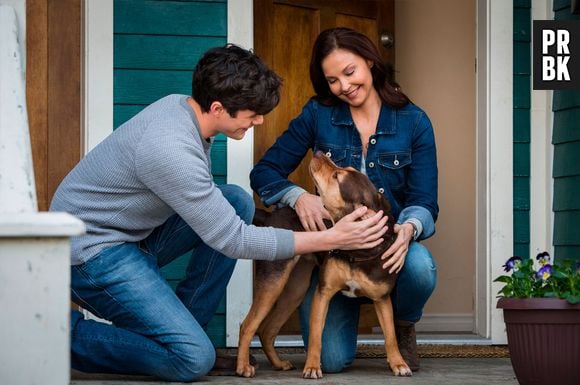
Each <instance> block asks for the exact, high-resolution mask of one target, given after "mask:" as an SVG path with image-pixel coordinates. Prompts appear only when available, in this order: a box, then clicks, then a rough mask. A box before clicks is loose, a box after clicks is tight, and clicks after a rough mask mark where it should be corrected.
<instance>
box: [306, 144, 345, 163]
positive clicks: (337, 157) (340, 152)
mask: <svg viewBox="0 0 580 385" xmlns="http://www.w3.org/2000/svg"><path fill="white" fill-rule="evenodd" d="M316 151H322V153H324V155H326V156H327V157H329V158H330V159H331V160H332V161H333V162H334V163H335V164H336V165H337V166H339V167H344V164H343V163H344V161H345V159H346V150H345V149H344V148H338V147H333V146H329V145H324V144H316V145H315V146H314V153H316Z"/></svg>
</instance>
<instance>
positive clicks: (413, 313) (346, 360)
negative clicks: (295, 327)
mask: <svg viewBox="0 0 580 385" xmlns="http://www.w3.org/2000/svg"><path fill="white" fill-rule="evenodd" d="M317 272H318V270H315V273H314V274H313V275H312V281H311V283H310V287H309V289H308V292H307V293H306V297H305V298H304V301H303V302H302V305H301V306H300V308H299V315H300V327H301V329H302V338H303V340H304V345H305V346H306V347H307V348H308V335H309V320H310V306H311V303H312V296H313V295H314V290H315V289H316V286H317V284H318V274H317ZM436 280H437V268H436V266H435V262H434V261H433V257H432V256H431V253H430V252H429V250H428V249H427V248H426V247H425V246H423V245H421V244H420V243H418V242H411V244H410V245H409V251H408V253H407V257H406V259H405V264H404V266H403V268H402V269H401V271H400V272H399V276H398V278H397V284H396V286H395V289H394V290H393V292H392V293H391V299H392V303H393V313H394V315H395V319H397V320H404V321H411V322H417V321H419V319H421V315H422V314H423V307H424V306H425V303H426V302H427V300H428V299H429V297H430V296H431V294H432V293H433V290H435V284H436ZM363 303H371V301H370V300H369V299H367V298H350V297H346V296H344V295H342V294H340V293H337V294H336V295H335V296H334V297H333V298H332V300H331V301H330V305H329V307H328V314H327V316H326V323H325V325H324V330H323V331H322V352H321V354H322V355H321V361H322V369H323V370H324V371H325V372H326V373H338V372H340V371H342V370H343V369H344V368H346V367H348V366H350V364H352V362H353V361H354V358H355V356H356V341H357V335H358V321H359V315H360V305H361V304H363Z"/></svg>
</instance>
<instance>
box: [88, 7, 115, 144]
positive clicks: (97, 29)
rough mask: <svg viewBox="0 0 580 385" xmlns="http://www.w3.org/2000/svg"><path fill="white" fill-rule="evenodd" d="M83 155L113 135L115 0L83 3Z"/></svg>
mask: <svg viewBox="0 0 580 385" xmlns="http://www.w3.org/2000/svg"><path fill="white" fill-rule="evenodd" d="M83 30H84V35H85V36H84V56H83V76H84V82H83V92H82V95H83V123H84V127H83V130H82V132H81V138H82V143H81V146H82V147H81V154H82V155H83V156H84V155H86V154H87V153H88V152H89V151H90V150H92V149H93V148H94V147H95V146H96V145H97V144H99V143H100V142H101V141H102V140H103V139H105V138H106V137H107V135H109V134H110V133H111V132H113V0H84V26H83Z"/></svg>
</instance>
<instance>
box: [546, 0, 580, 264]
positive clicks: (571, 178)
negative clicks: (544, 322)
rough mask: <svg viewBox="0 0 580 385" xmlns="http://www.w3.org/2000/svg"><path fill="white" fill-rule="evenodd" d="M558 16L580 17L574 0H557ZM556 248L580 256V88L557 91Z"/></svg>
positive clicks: (563, 254) (564, 255) (561, 254)
mask: <svg viewBox="0 0 580 385" xmlns="http://www.w3.org/2000/svg"><path fill="white" fill-rule="evenodd" d="M553 10H554V19H555V20H578V21H580V15H572V14H571V13H570V0H554V6H553ZM552 110H553V112H554V126H553V133H552V144H553V145H554V163H553V170H552V173H553V178H554V201H553V206H552V209H553V211H554V249H555V257H556V258H573V259H576V260H580V226H579V225H578V224H579V223H580V91H578V90H565V91H560V90H556V91H554V98H553V103H552Z"/></svg>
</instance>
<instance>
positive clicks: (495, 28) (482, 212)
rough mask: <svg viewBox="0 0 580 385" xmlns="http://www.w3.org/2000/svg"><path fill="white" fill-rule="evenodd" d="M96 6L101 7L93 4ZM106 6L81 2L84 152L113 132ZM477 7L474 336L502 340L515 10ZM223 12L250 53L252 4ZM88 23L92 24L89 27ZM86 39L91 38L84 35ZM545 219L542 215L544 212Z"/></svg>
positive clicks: (237, 159)
mask: <svg viewBox="0 0 580 385" xmlns="http://www.w3.org/2000/svg"><path fill="white" fill-rule="evenodd" d="M96 1H98V2H99V6H98V7H96V6H95V7H92V6H91V5H93V4H94V3H96ZM112 1H113V0H105V2H104V3H103V2H102V0H85V3H86V5H87V6H86V8H85V9H86V13H85V17H86V21H87V26H88V27H87V29H86V33H85V35H86V40H85V44H86V56H85V60H87V61H88V62H89V65H88V66H86V67H85V69H86V71H85V74H84V75H85V80H86V81H85V92H86V95H85V103H84V106H85V118H84V122H85V126H84V127H83V137H84V138H86V140H85V142H84V143H85V150H87V149H90V148H92V146H94V145H95V144H96V143H98V142H99V141H100V140H101V139H102V137H104V136H103V135H106V134H107V133H110V132H111V131H112V110H113V92H112V77H113V76H112V62H113V61H112V59H113V50H112V42H113V36H112V33H113V31H112V20H113V9H112V8H113V7H112ZM538 1H539V0H534V1H533V3H534V4H537V3H538ZM476 4H477V16H476V18H477V19H476V22H477V53H476V56H477V63H478V64H477V66H478V71H477V75H476V81H477V99H476V103H477V108H476V119H477V121H476V130H477V134H476V141H477V143H476V151H477V163H476V164H477V166H476V170H475V171H476V183H477V194H476V195H477V196H476V202H477V203H476V205H477V207H476V229H477V230H476V232H477V236H476V261H477V263H476V286H475V313H476V314H475V319H476V325H475V333H476V335H477V336H479V337H481V338H482V339H484V340H487V341H488V342H489V343H505V332H504V330H503V329H504V324H503V317H502V315H501V313H500V312H499V310H498V309H495V293H497V290H498V289H499V287H498V286H497V284H494V283H492V280H493V277H495V276H497V275H499V274H500V273H501V272H502V271H501V266H502V264H503V262H504V261H505V258H506V256H509V255H510V253H511V250H512V244H513V218H512V205H513V202H512V192H513V189H512V178H513V175H512V164H513V159H512V157H513V152H512V130H513V127H512V100H513V96H512V68H513V67H512V63H513V57H512V51H513V42H512V39H511V37H512V31H513V18H512V17H513V5H512V3H511V2H506V1H503V0H477V3H476ZM227 7H228V41H231V42H236V43H239V44H240V45H242V46H244V47H247V48H251V47H252V45H253V14H254V12H253V4H252V0H236V1H231V0H230V1H228V5H227ZM91 20H93V21H94V22H93V23H91ZM91 36H93V37H94V38H90V37H91ZM506 36H509V38H506ZM91 55H95V56H91ZM97 55H98V57H99V60H100V61H101V63H110V65H96V66H95V65H91V64H90V63H91V62H90V60H91V58H93V59H94V58H95V57H96V56H97ZM103 67H106V68H103ZM99 73H100V74H99ZM91 79H92V80H91ZM95 79H98V80H95ZM87 82H90V84H87ZM102 82H107V83H106V84H107V85H102V84H101V86H100V87H99V88H94V87H95V86H94V85H95V84H98V83H102ZM91 85H92V86H93V88H90V86H91ZM547 114H548V112H545V115H547ZM544 118H545V116H544ZM97 119H101V120H100V123H96V122H98V121H99V120H97ZM545 120H546V119H545ZM544 139H545V140H547V138H544ZM544 143H545V142H544ZM251 154H253V130H250V131H248V133H247V134H246V137H245V138H244V140H242V141H232V140H228V152H227V156H228V183H236V184H238V185H241V186H242V187H243V188H244V189H246V190H247V191H248V192H250V193H251V190H250V187H249V179H248V174H249V170H250V169H251V168H252V166H253V159H252V155H251ZM544 167H545V165H544ZM545 174H547V173H545ZM545 174H544V176H543V178H542V179H543V180H542V181H538V182H537V184H538V185H543V186H546V183H548V181H547V179H546V178H547V177H548V176H546V175H545ZM534 185H536V182H534ZM545 201H546V200H544V205H543V206H545ZM532 215H534V214H532ZM543 215H544V216H545V210H544V214H543ZM546 226H549V223H547V224H546ZM544 233H549V230H545V229H544ZM251 277H252V264H251V262H250V261H239V263H238V264H237V267H236V270H235V271H234V275H233V277H232V280H231V281H230V284H229V286H228V295H227V309H226V344H227V346H232V347H233V346H237V343H238V332H239V325H240V323H241V321H242V320H243V318H244V317H245V314H246V312H247V310H248V309H249V306H250V304H251V301H252V280H251V279H249V278H251Z"/></svg>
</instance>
